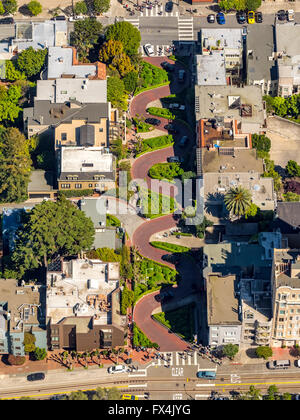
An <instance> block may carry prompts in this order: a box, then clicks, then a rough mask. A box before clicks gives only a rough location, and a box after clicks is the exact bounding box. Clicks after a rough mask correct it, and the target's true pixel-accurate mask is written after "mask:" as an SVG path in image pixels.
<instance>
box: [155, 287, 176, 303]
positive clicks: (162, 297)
mask: <svg viewBox="0 0 300 420" xmlns="http://www.w3.org/2000/svg"><path fill="white" fill-rule="evenodd" d="M173 296H174V292H173V291H172V290H164V291H162V292H160V294H159V295H156V296H155V300H156V301H157V302H165V301H166V300H170V299H171V298H172V297H173Z"/></svg>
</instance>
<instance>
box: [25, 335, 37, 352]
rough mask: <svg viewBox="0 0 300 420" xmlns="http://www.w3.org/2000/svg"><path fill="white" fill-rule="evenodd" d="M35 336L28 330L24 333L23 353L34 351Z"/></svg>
mask: <svg viewBox="0 0 300 420" xmlns="http://www.w3.org/2000/svg"><path fill="white" fill-rule="evenodd" d="M35 342H36V338H35V336H34V335H33V334H31V333H30V332H25V333H24V343H23V344H24V351H25V353H32V352H34V351H35Z"/></svg>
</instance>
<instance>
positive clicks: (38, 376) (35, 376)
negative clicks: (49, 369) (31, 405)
mask: <svg viewBox="0 0 300 420" xmlns="http://www.w3.org/2000/svg"><path fill="white" fill-rule="evenodd" d="M44 379H45V374H44V373H41V372H39V373H32V374H31V375H28V376H27V381H29V382H34V381H43V380H44Z"/></svg>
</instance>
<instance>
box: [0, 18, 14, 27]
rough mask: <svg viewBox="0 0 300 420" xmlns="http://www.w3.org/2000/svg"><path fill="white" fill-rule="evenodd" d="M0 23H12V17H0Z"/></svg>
mask: <svg viewBox="0 0 300 420" xmlns="http://www.w3.org/2000/svg"><path fill="white" fill-rule="evenodd" d="M0 24H2V25H13V24H14V20H13V18H12V17H6V18H2V19H0Z"/></svg>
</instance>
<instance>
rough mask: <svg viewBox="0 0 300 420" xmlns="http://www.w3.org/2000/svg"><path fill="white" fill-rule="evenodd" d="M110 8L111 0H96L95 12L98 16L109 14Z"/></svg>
mask: <svg viewBox="0 0 300 420" xmlns="http://www.w3.org/2000/svg"><path fill="white" fill-rule="evenodd" d="M109 8H110V0H94V12H95V13H96V14H97V15H101V14H102V13H105V12H108V10H109Z"/></svg>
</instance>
